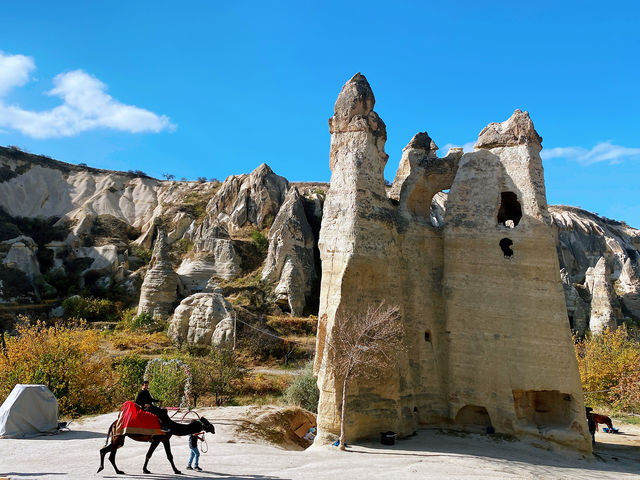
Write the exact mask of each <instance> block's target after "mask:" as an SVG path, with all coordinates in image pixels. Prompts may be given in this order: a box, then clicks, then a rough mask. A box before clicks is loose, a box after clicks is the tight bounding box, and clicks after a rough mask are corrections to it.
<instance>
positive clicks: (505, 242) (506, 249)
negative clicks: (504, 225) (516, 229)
mask: <svg viewBox="0 0 640 480" xmlns="http://www.w3.org/2000/svg"><path fill="white" fill-rule="evenodd" d="M499 245H500V248H501V249H502V253H504V256H505V257H507V258H509V257H511V256H513V250H512V249H511V245H513V240H511V239H510V238H503V239H502V240H500V243H499Z"/></svg>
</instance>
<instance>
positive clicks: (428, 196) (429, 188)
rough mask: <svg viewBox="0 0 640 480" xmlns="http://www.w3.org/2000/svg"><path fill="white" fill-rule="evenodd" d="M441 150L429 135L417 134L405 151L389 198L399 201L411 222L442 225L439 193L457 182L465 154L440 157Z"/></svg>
mask: <svg viewBox="0 0 640 480" xmlns="http://www.w3.org/2000/svg"><path fill="white" fill-rule="evenodd" d="M436 150H438V147H437V146H436V144H435V143H434V141H433V140H432V139H431V138H430V137H429V135H428V134H427V132H421V133H418V134H416V135H415V136H414V137H413V138H412V139H411V141H410V142H409V144H408V145H407V146H406V147H405V148H404V149H403V151H402V159H401V160H400V167H399V168H398V172H397V173H396V177H395V179H394V181H393V185H392V186H391V189H390V191H389V197H390V198H392V199H394V200H397V201H398V202H399V204H400V211H401V212H402V214H403V215H404V216H405V218H406V219H407V220H408V221H423V222H431V224H432V225H433V226H439V225H441V224H442V222H441V220H442V219H441V218H439V215H438V208H437V207H438V203H437V201H436V203H435V204H434V202H433V200H434V197H435V195H436V194H438V193H440V192H441V191H442V190H446V189H449V188H450V187H451V184H452V183H453V179H454V177H455V174H456V171H457V169H458V162H459V161H460V158H461V157H462V151H458V150H456V151H454V152H450V153H449V154H448V155H447V156H446V157H445V158H438V157H437V156H436Z"/></svg>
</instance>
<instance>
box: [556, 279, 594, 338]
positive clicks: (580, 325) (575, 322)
mask: <svg viewBox="0 0 640 480" xmlns="http://www.w3.org/2000/svg"><path fill="white" fill-rule="evenodd" d="M560 278H561V279H562V289H563V290H564V298H565V303H566V304H567V314H568V315H569V325H570V327H571V329H572V330H574V331H575V332H577V333H578V334H579V335H581V336H582V335H584V334H585V333H586V332H587V331H588V330H589V312H590V303H589V300H590V299H587V300H585V299H584V298H583V295H581V294H580V292H579V291H578V288H577V287H576V286H575V285H574V284H572V283H571V279H570V277H569V274H568V273H567V271H566V270H565V269H564V268H563V269H561V270H560ZM585 293H586V295H585V296H588V292H585Z"/></svg>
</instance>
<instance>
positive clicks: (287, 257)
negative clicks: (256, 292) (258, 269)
mask: <svg viewBox="0 0 640 480" xmlns="http://www.w3.org/2000/svg"><path fill="white" fill-rule="evenodd" d="M314 246H315V238H314V236H313V232H312V231H311V226H310V225H309V222H308V221H307V217H306V214H305V210H304V204H303V200H302V197H300V195H299V193H298V190H297V189H296V188H295V187H292V188H291V189H290V190H289V193H287V196H286V198H285V201H284V204H283V205H282V207H281V208H280V211H279V212H278V215H277V216H276V218H275V220H274V222H273V225H272V226H271V230H269V252H268V254H267V259H266V261H265V265H264V268H263V270H262V280H265V281H267V282H270V283H273V284H277V285H276V287H275V293H276V296H277V299H278V300H277V301H278V303H280V304H284V305H285V306H286V310H289V311H290V312H291V314H292V315H294V316H300V315H302V312H303V310H304V306H305V304H306V297H308V296H309V295H310V294H311V293H312V290H313V287H314V284H315V282H316V280H317V272H316V266H315V259H314Z"/></svg>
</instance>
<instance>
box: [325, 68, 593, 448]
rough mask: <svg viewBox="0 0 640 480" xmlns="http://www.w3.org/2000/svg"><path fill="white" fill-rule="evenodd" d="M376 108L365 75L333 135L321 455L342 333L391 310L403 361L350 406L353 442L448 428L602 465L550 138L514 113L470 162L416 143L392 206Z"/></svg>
mask: <svg viewBox="0 0 640 480" xmlns="http://www.w3.org/2000/svg"><path fill="white" fill-rule="evenodd" d="M374 103H375V100H374V96H373V93H372V91H371V89H370V87H369V84H368V82H367V80H366V79H365V77H364V76H362V75H360V74H357V75H355V76H354V77H353V78H352V79H351V80H349V82H347V84H345V86H344V87H343V89H342V91H341V92H340V95H339V96H338V100H337V101H336V104H335V114H334V116H333V117H332V118H331V119H330V120H329V127H330V131H331V134H332V135H331V154H330V166H331V171H332V176H331V186H330V188H329V191H328V193H327V197H326V201H325V206H324V211H323V219H322V228H321V231H320V241H319V247H320V255H321V258H322V284H321V291H320V311H319V315H318V316H319V325H318V338H317V348H316V372H317V374H318V385H319V387H320V403H319V406H318V428H319V430H318V432H319V435H318V437H317V439H316V441H319V442H326V441H329V440H331V439H333V438H334V437H333V435H335V434H336V433H338V431H339V411H340V408H339V407H340V404H341V396H342V391H341V383H340V380H338V379H336V378H335V376H334V368H333V366H334V362H339V361H340V359H336V358H333V357H332V355H331V352H330V350H329V349H328V348H326V347H327V341H329V340H328V339H330V337H331V335H332V332H333V329H334V327H335V325H336V322H340V321H344V320H343V319H344V318H345V316H344V314H348V313H358V312H364V311H366V309H367V306H368V305H370V304H377V303H379V302H380V301H382V300H384V301H386V303H387V304H395V305H398V306H399V307H400V310H401V315H402V321H403V323H404V325H405V329H406V335H405V343H406V351H402V352H398V355H397V358H396V366H395V367H394V368H393V369H391V370H389V371H387V372H384V373H382V374H380V375H379V376H378V378H377V380H376V381H374V382H366V381H360V382H359V383H357V384H356V385H353V386H352V387H351V388H350V390H349V391H348V392H347V402H349V414H348V419H347V435H348V437H349V438H348V440H347V441H349V439H350V440H355V439H357V438H363V437H368V436H373V435H377V434H378V432H380V431H385V430H393V431H395V432H398V433H399V434H400V435H409V434H411V433H412V432H414V431H415V430H416V428H418V426H420V425H430V424H431V425H433V424H436V425H438V424H439V425H442V424H446V425H457V426H459V427H460V428H464V429H473V428H478V429H480V430H482V431H484V430H486V428H487V427H489V426H492V427H493V428H494V429H495V430H496V431H497V432H503V433H508V434H515V435H531V436H535V437H542V438H544V439H547V440H549V441H553V442H557V443H563V444H565V445H569V446H571V447H573V448H577V449H580V450H584V451H590V449H591V442H590V437H589V433H588V431H587V426H586V421H585V416H584V405H583V400H582V389H581V386H580V377H579V374H578V369H577V363H576V359H575V356H574V352H573V344H572V341H571V335H570V331H569V329H568V328H567V313H566V312H567V311H566V306H565V302H564V297H563V293H562V283H561V280H560V276H559V264H558V259H557V258H558V257H557V256H556V255H555V241H554V235H553V233H554V232H553V229H552V221H551V217H550V215H549V212H548V210H547V205H546V199H545V189H544V179H543V173H542V162H541V160H540V155H539V153H540V149H541V145H540V142H541V138H540V137H539V136H538V134H537V133H536V131H535V129H534V128H533V124H532V122H531V120H530V119H529V115H528V114H527V113H526V112H521V111H519V110H516V112H515V113H514V114H513V116H512V117H511V118H510V119H509V120H507V121H506V122H503V123H501V124H491V125H489V126H488V127H487V128H485V129H484V130H483V131H482V132H481V133H480V136H479V139H478V142H477V144H476V151H475V152H473V153H467V154H462V152H460V151H459V150H456V151H453V152H450V153H449V154H448V155H447V156H446V157H444V158H437V157H436V156H435V155H434V154H433V150H434V147H435V145H434V144H433V142H432V141H431V139H430V138H429V137H428V135H427V134H426V133H420V134H418V135H416V136H415V137H414V138H413V139H412V140H411V142H410V143H409V145H407V147H406V148H405V150H404V153H403V159H402V163H401V167H400V171H399V172H398V175H397V176H396V179H395V181H394V185H393V186H392V187H391V191H390V196H391V198H389V197H388V196H387V193H386V191H385V186H384V177H383V170H384V166H385V163H386V160H387V154H386V153H385V151H384V144H385V140H386V129H385V125H384V123H383V122H382V120H381V119H380V117H378V115H377V114H376V113H375V112H374V111H373V106H374ZM449 188H450V193H449V196H448V198H447V202H446V213H445V214H444V225H443V226H437V227H434V223H436V224H437V225H441V223H440V222H434V217H433V215H432V210H431V209H430V205H431V204H432V198H433V196H434V195H436V194H437V193H438V192H439V191H441V190H445V189H449ZM355 292H357V295H356V294H355ZM534 312H535V314H534Z"/></svg>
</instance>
